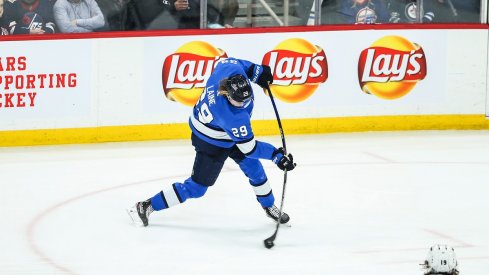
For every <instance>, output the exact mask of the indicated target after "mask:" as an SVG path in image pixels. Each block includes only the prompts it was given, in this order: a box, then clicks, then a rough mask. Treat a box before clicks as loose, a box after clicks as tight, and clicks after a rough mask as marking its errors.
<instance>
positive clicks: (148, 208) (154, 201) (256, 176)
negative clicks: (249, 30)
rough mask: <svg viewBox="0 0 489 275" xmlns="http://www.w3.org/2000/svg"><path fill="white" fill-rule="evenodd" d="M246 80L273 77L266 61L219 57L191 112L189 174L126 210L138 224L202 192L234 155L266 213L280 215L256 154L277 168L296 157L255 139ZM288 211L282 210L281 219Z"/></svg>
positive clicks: (289, 164) (262, 80)
mask: <svg viewBox="0 0 489 275" xmlns="http://www.w3.org/2000/svg"><path fill="white" fill-rule="evenodd" d="M250 80H251V81H253V82H254V83H257V84H258V85H259V86H261V87H262V88H265V87H268V85H269V83H272V82H273V76H272V73H271V70H270V67H268V66H266V65H257V64H254V63H251V62H249V61H246V60H241V59H236V58H227V59H223V60H221V61H219V62H218V64H217V65H216V67H215V69H214V71H213V73H212V74H211V76H210V77H209V79H208V81H207V83H206V87H205V89H204V90H203V92H202V95H201V97H200V99H199V100H198V102H197V103H196V104H195V106H194V108H193V111H192V114H191V115H190V119H189V125H190V128H191V130H192V137H191V139H192V145H193V146H194V147H195V151H196V155H195V160H194V165H193V170H192V176H190V177H189V178H188V179H186V180H185V181H184V182H183V183H181V182H176V183H173V184H172V185H170V186H166V187H165V188H163V190H162V191H161V192H159V193H157V194H156V195H154V196H153V197H151V198H149V199H147V200H145V201H140V202H138V203H136V205H134V206H133V207H132V208H131V209H129V210H128V213H129V215H130V216H131V218H132V220H133V221H134V222H135V224H136V225H144V226H147V225H148V217H149V215H150V214H151V213H152V212H153V211H154V210H156V211H158V210H163V209H166V208H169V207H172V206H175V205H178V204H181V203H183V202H185V201H186V200H187V199H189V198H200V197H202V196H203V195H204V194H205V193H206V191H207V189H208V188H209V187H210V186H212V185H213V184H214V183H215V182H216V180H217V177H218V176H219V174H220V172H221V169H222V167H223V165H224V161H225V160H226V159H227V158H228V157H229V158H231V159H233V160H234V161H235V162H236V163H237V164H238V165H239V167H240V169H241V170H242V171H243V173H244V174H245V175H246V176H247V177H248V179H249V182H250V184H251V187H252V188H253V190H254V192H255V194H256V198H257V200H258V202H259V203H260V205H261V207H263V209H264V210H265V213H266V215H267V216H268V217H270V218H272V219H274V220H275V221H278V218H279V216H280V213H279V212H280V211H279V209H278V208H277V207H276V206H275V205H274V201H275V199H274V196H273V193H272V188H271V186H270V183H269V182H268V179H267V176H266V174H265V170H264V169H263V166H262V164H261V162H260V160H259V159H268V160H272V161H273V162H274V163H275V164H276V165H277V166H278V167H279V168H280V169H282V170H285V169H287V171H291V170H293V169H294V168H295V163H294V161H293V157H292V155H291V154H286V153H285V152H284V149H283V148H278V149H277V148H275V147H274V146H273V145H271V144H269V143H266V142H261V141H258V140H256V139H255V136H254V134H253V130H252V128H251V124H250V117H251V113H252V111H253V105H254V103H253V101H254V95H253V90H252V88H251V83H250ZM288 221H289V216H288V215H287V214H285V213H282V216H281V218H280V223H287V222H288Z"/></svg>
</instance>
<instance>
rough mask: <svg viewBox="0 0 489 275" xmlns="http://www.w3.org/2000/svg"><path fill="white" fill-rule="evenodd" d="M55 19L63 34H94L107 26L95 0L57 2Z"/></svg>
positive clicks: (63, 0)
mask: <svg viewBox="0 0 489 275" xmlns="http://www.w3.org/2000/svg"><path fill="white" fill-rule="evenodd" d="M54 19H55V20H56V24H57V26H58V28H59V30H60V31H61V32H64V33H74V32H92V31H94V30H97V29H99V28H102V27H103V26H104V25H105V20H104V15H103V14H102V11H101V10H100V8H99V6H98V4H97V2H95V0H56V4H54Z"/></svg>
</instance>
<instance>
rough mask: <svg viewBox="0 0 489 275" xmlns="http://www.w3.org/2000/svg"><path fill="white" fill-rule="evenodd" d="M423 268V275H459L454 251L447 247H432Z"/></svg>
mask: <svg viewBox="0 0 489 275" xmlns="http://www.w3.org/2000/svg"><path fill="white" fill-rule="evenodd" d="M423 266H424V269H425V273H424V274H440V275H441V274H443V275H445V274H446V275H457V274H458V273H459V272H458V269H457V267H458V263H457V258H456V257H455V250H454V249H453V247H450V246H448V245H440V244H438V245H434V246H432V247H431V248H430V251H428V255H427V256H426V260H425V262H424V264H423Z"/></svg>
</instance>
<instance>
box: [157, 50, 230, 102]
mask: <svg viewBox="0 0 489 275" xmlns="http://www.w3.org/2000/svg"><path fill="white" fill-rule="evenodd" d="M194 53H200V54H194ZM226 57H227V54H226V53H225V52H224V51H223V50H221V49H218V48H215V47H214V46H212V45H211V44H209V43H207V42H203V41H193V42H189V43H186V44H184V45H183V46H181V47H180V48H178V49H177V51H176V52H175V53H174V54H171V55H169V56H167V57H166V58H165V61H164V64H163V69H162V73H161V74H162V82H163V91H164V92H165V95H166V97H167V98H168V99H170V100H172V101H177V102H180V103H182V104H185V105H187V106H193V105H194V104H195V102H197V100H198V98H199V97H200V95H201V93H202V90H203V89H204V87H205V84H206V81H207V79H209V77H210V75H211V73H212V71H213V70H214V67H215V65H216V62H217V61H218V60H219V59H221V58H226Z"/></svg>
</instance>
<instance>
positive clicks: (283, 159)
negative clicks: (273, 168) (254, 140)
mask: <svg viewBox="0 0 489 275" xmlns="http://www.w3.org/2000/svg"><path fill="white" fill-rule="evenodd" d="M272 161H273V163H275V164H276V165H277V166H278V168H280V169H281V170H286V169H287V171H292V170H294V168H295V166H296V164H295V163H294V157H293V156H292V154H288V155H285V150H284V148H282V147H280V148H278V149H277V150H275V152H273V155H272Z"/></svg>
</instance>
